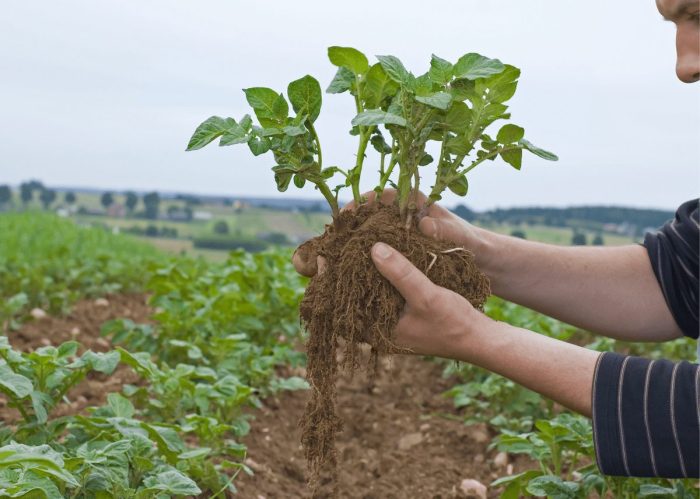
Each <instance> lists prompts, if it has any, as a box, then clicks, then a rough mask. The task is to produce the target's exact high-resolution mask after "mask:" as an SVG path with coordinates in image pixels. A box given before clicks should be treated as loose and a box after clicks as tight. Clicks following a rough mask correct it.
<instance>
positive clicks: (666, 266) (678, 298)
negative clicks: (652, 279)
mask: <svg viewBox="0 0 700 499" xmlns="http://www.w3.org/2000/svg"><path fill="white" fill-rule="evenodd" d="M698 217H699V215H698V200H697V199H695V200H691V201H688V202H686V203H683V204H682V205H681V206H680V207H679V208H678V210H677V211H676V216H675V218H674V219H673V220H671V221H670V222H668V223H667V224H665V225H664V226H663V227H661V228H660V229H659V230H658V231H656V232H655V233H647V234H646V235H645V237H644V247H645V248H646V249H647V253H648V254H649V259H650V260H651V266H652V268H653V269H654V274H655V275H656V279H657V280H658V281H659V285H660V286H661V291H662V292H663V295H664V298H665V299H666V303H667V304H668V308H669V309H670V310H671V314H672V315H673V318H674V319H675V320H676V323H677V324H678V327H679V328H680V329H681V331H682V332H683V334H684V335H686V336H690V337H691V338H697V337H698V332H699V329H700V326H699V325H698V308H699V302H698V295H699V294H700V290H699V289H698V288H699V286H698V282H699V279H698V274H699V273H700V271H699V270H698V259H699V258H700V220H699V219H698Z"/></svg>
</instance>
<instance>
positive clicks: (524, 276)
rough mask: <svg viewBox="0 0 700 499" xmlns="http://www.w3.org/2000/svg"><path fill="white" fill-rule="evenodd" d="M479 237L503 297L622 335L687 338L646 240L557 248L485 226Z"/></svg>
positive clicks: (592, 328)
mask: <svg viewBox="0 0 700 499" xmlns="http://www.w3.org/2000/svg"><path fill="white" fill-rule="evenodd" d="M480 238H481V239H482V241H483V243H482V244H483V251H482V254H483V255H485V256H484V258H483V259H482V261H481V262H480V265H481V267H482V269H483V270H484V272H485V273H486V274H487V275H488V276H489V278H490V279H491V286H492V290H493V292H494V294H496V295H498V296H501V297H503V298H505V299H507V300H510V301H513V302H515V303H519V304H521V305H524V306H526V307H529V308H532V309H534V310H537V311H539V312H542V313H544V314H546V315H549V316H551V317H555V318H557V319H560V320H562V321H564V322H567V323H570V324H573V325H575V326H578V327H581V328H583V329H587V330H590V331H594V332H597V333H601V334H605V335H607V336H611V337H614V338H618V339H625V340H632V341H663V340H669V339H674V338H677V337H680V336H681V332H680V330H679V329H678V326H677V325H676V323H675V321H674V320H673V317H672V316H671V313H670V311H669V309H668V306H667V305H666V302H665V300H664V298H663V295H662V293H661V289H660V287H659V284H658V282H657V281H656V277H655V276H654V273H653V271H652V269H651V264H650V262H649V258H648V256H647V254H646V250H645V249H644V248H643V247H641V246H638V245H629V246H620V247H598V248H593V247H566V246H555V245H550V244H542V243H536V242H532V241H525V240H522V239H518V238H513V237H508V236H503V235H500V234H494V233H492V232H489V231H484V230H481V231H480Z"/></svg>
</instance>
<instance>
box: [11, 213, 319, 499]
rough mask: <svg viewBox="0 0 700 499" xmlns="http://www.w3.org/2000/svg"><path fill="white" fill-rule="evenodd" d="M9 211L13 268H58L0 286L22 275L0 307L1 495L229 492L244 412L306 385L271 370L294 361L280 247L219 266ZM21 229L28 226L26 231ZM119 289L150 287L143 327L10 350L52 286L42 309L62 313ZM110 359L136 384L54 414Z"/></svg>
mask: <svg viewBox="0 0 700 499" xmlns="http://www.w3.org/2000/svg"><path fill="white" fill-rule="evenodd" d="M8 216H9V217H10V219H5V218H4V216H3V217H0V224H2V225H3V227H4V228H5V229H6V230H7V231H8V232H5V233H4V236H5V237H6V240H5V241H4V242H3V244H4V245H5V247H7V248H12V250H13V253H12V255H13V256H12V259H11V265H13V267H12V268H14V269H22V272H23V273H24V274H23V275H30V276H31V275H38V274H39V273H40V272H48V271H49V270H50V271H51V272H53V274H52V275H53V276H54V278H52V279H44V280H41V279H37V280H35V281H24V282H25V283H27V282H31V283H32V286H31V287H30V286H28V285H27V284H22V283H21V282H20V283H19V284H17V283H16V282H15V281H0V283H1V284H0V293H2V294H3V296H7V295H11V296H13V297H16V296H17V293H16V289H17V288H15V287H14V286H16V285H19V286H25V287H22V288H20V289H21V290H23V292H24V294H25V298H23V299H22V300H17V299H16V298H15V300H16V301H20V302H22V306H16V307H14V308H13V309H11V310H10V309H9V308H8V309H7V310H6V316H5V318H6V322H7V331H6V334H5V335H3V336H0V397H2V398H4V399H5V400H6V405H7V407H8V408H9V409H5V414H6V415H8V417H7V418H5V421H4V423H0V495H2V496H3V497H48V498H59V497H76V498H110V497H112V498H144V499H145V498H153V497H158V498H166V497H182V496H193V495H200V494H206V495H207V496H209V497H211V496H218V497H223V496H225V495H227V494H230V493H233V492H234V491H235V477H236V476H237V474H238V473H239V472H240V471H244V472H250V470H249V469H248V468H247V467H246V466H245V465H244V464H243V462H244V458H245V456H246V447H245V445H243V444H242V443H241V439H242V437H243V436H245V435H246V434H247V432H248V431H249V429H250V423H249V415H248V414H249V413H250V411H251V410H253V409H255V408H257V407H259V406H260V405H261V399H262V398H263V397H265V396H268V395H270V394H273V393H275V392H277V391H279V390H296V389H304V388H306V387H307V385H306V382H305V381H304V380H303V379H301V378H298V377H280V376H278V375H277V374H276V369H277V368H278V367H280V366H283V365H284V366H299V365H302V364H303V362H304V357H303V355H301V354H299V353H298V352H297V351H296V350H294V349H293V344H294V343H296V342H298V340H299V335H300V328H299V324H298V317H297V308H298V302H299V299H300V297H301V293H302V291H303V281H302V279H301V278H300V277H299V276H297V274H296V273H294V272H293V271H292V268H291V265H290V263H289V255H288V254H286V253H283V252H267V253H260V254H255V255H252V254H248V253H245V252H242V251H239V252H235V253H232V254H231V255H230V256H229V258H228V259H227V260H226V261H225V262H223V263H218V264H212V263H208V262H205V261H203V260H191V259H187V258H167V257H164V256H160V255H158V254H156V253H155V252H151V251H149V250H148V249H144V248H143V247H142V246H141V245H140V244H138V243H136V242H134V241H131V240H129V239H128V238H126V237H124V236H115V235H112V234H107V233H104V232H103V231H101V230H99V229H79V228H76V227H69V226H64V224H63V222H62V221H61V220H58V219H57V218H55V217H48V216H44V215H39V214H33V215H28V214H27V215H23V216H22V220H23V221H24V222H26V224H28V225H26V224H24V225H23V224H20V223H16V222H17V220H18V218H17V217H16V216H15V215H8ZM27 226H29V227H31V229H32V230H33V231H36V232H34V233H33V234H32V235H31V236H30V235H27V234H24V233H23V231H24V230H25V229H26V227H27ZM71 252H76V255H71V254H70V253H71ZM101 255H108V258H104V257H102V256H101ZM8 261H10V259H8ZM6 265H8V266H9V264H7V263H6ZM107 267H109V268H110V269H111V270H108V271H105V268H107ZM116 269H120V272H122V273H123V274H125V275H122V276H121V277H120V276H119V272H118V271H117V270H116ZM93 271H94V272H96V271H101V272H103V275H102V276H100V277H99V278H98V280H97V281H96V282H95V281H93V280H90V279H87V278H83V279H79V278H77V277H76V278H73V277H66V276H65V274H71V273H72V276H81V275H84V274H88V273H89V272H93ZM62 276H63V277H62ZM7 285H11V286H13V287H12V288H9V289H8V288H7V287H6V286H7ZM127 285H128V287H127ZM69 287H70V293H68V289H67V288H69ZM120 289H130V290H140V291H146V292H148V293H149V294H150V295H151V298H150V299H151V302H152V305H153V307H154V310H155V313H154V315H153V322H152V323H149V324H136V323H134V322H132V321H130V320H128V319H117V320H115V321H110V322H107V323H105V324H104V325H103V327H102V334H103V335H104V336H107V337H110V339H111V340H112V343H113V344H115V345H118V346H117V347H116V348H115V349H114V350H111V351H108V352H100V353H98V352H92V351H90V350H85V348H84V347H83V346H82V345H80V344H79V343H77V342H75V341H70V342H67V343H63V344H61V345H58V346H46V347H41V348H38V349H36V350H34V351H32V352H21V351H18V350H15V349H13V348H12V346H11V338H12V335H13V334H14V332H13V329H14V328H13V327H12V326H18V322H19V320H20V319H21V318H22V317H23V316H24V315H25V313H26V309H27V306H28V305H29V304H32V305H39V304H41V305H45V303H47V302H45V301H42V300H44V298H43V297H45V296H53V295H54V294H56V293H58V294H60V295H61V296H62V297H63V298H62V299H61V300H60V305H61V306H60V307H56V308H54V309H52V310H54V311H56V312H60V311H63V310H65V307H67V306H68V304H69V303H70V302H72V301H73V300H75V299H77V298H78V297H80V296H94V295H95V294H99V293H104V292H107V291H114V290H120ZM61 291H63V293H60V292H61ZM47 308H48V307H47ZM118 369H132V370H133V371H134V372H135V373H136V374H137V375H138V376H139V378H140V380H139V382H138V383H134V384H133V385H125V386H124V387H123V388H122V390H121V391H120V392H118V393H117V392H115V393H109V394H108V395H107V401H106V404H105V405H104V406H102V407H93V408H90V409H88V410H87V412H84V413H80V414H71V415H62V414H65V413H66V411H65V410H62V409H61V408H62V407H66V406H65V402H68V401H70V400H69V398H68V397H70V393H71V389H72V388H73V387H75V386H76V385H78V384H79V383H80V382H81V381H82V380H84V379H85V378H86V377H87V376H93V375H95V374H99V375H101V376H110V375H113V374H114V373H115V371H117V370H118ZM8 411H9V412H8ZM68 412H70V411H68ZM13 414H14V416H13Z"/></svg>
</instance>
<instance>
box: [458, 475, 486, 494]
mask: <svg viewBox="0 0 700 499" xmlns="http://www.w3.org/2000/svg"><path fill="white" fill-rule="evenodd" d="M459 491H460V492H461V493H462V496H461V497H465V498H476V499H486V498H487V495H486V494H487V489H486V485H484V484H483V483H481V482H480V481H478V480H474V479H473V478H465V479H464V480H462V483H460V484H459Z"/></svg>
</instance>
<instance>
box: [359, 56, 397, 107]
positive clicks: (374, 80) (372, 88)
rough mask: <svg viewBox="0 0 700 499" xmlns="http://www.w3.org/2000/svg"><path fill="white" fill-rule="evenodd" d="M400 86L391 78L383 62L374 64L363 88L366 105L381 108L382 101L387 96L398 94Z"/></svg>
mask: <svg viewBox="0 0 700 499" xmlns="http://www.w3.org/2000/svg"><path fill="white" fill-rule="evenodd" d="M398 89H399V86H398V85H397V84H396V82H395V81H394V80H392V79H391V78H389V75H387V74H386V71H384V68H383V67H382V65H381V64H379V63H377V64H374V65H373V66H372V67H371V68H369V71H368V72H367V76H366V77H365V85H364V88H363V94H362V96H363V98H364V100H365V107H367V108H370V109H371V108H379V107H380V106H381V104H382V101H383V100H384V99H385V98H386V97H392V96H393V95H394V94H396V92H397V90H398Z"/></svg>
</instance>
